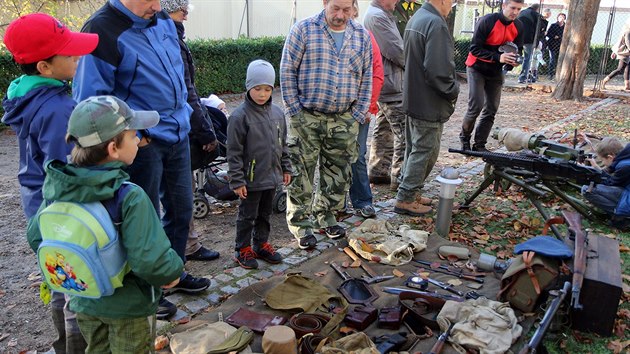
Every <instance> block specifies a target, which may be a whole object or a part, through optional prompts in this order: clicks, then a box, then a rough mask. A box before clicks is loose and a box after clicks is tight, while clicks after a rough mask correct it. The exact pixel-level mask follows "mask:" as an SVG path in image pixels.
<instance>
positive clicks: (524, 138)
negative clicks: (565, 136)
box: [492, 128, 592, 163]
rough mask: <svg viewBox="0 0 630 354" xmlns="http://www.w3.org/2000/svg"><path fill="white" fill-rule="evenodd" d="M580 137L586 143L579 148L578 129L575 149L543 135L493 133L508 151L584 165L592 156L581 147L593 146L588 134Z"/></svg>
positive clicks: (503, 130) (515, 131)
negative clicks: (524, 150) (526, 150)
mask: <svg viewBox="0 0 630 354" xmlns="http://www.w3.org/2000/svg"><path fill="white" fill-rule="evenodd" d="M580 136H582V137H583V139H584V140H585V141H584V142H582V145H579V146H578V138H577V137H578V132H577V129H576V130H575V131H574V133H573V147H571V146H568V145H566V144H561V143H558V142H556V141H554V140H551V139H547V137H545V136H544V135H542V134H537V133H535V134H531V133H527V132H523V131H521V130H519V129H515V128H495V130H494V131H493V133H492V137H493V138H495V139H497V140H499V142H501V143H503V144H504V145H505V148H506V149H507V150H508V151H518V150H523V149H529V150H531V151H533V152H535V153H536V154H537V155H540V156H546V157H550V158H555V159H562V160H566V161H577V162H578V163H584V162H585V161H586V159H587V158H590V157H592V156H591V154H587V153H585V152H584V150H582V149H580V148H579V147H581V146H583V145H586V144H591V142H590V139H588V137H587V134H580Z"/></svg>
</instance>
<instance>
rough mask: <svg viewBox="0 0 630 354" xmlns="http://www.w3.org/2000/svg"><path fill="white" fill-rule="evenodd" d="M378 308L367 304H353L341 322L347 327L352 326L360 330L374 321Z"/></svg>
mask: <svg viewBox="0 0 630 354" xmlns="http://www.w3.org/2000/svg"><path fill="white" fill-rule="evenodd" d="M377 314H378V310H377V309H376V308H374V307H369V306H360V305H359V306H355V307H353V308H351V309H350V310H348V314H346V317H345V318H344V319H343V322H345V324H346V325H347V326H348V327H352V328H355V329H358V330H359V331H362V330H364V329H366V328H367V327H368V326H369V325H370V324H372V322H374V321H376V316H377Z"/></svg>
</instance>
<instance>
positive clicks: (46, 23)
mask: <svg viewBox="0 0 630 354" xmlns="http://www.w3.org/2000/svg"><path fill="white" fill-rule="evenodd" d="M4 44H5V45H6V46H7V49H8V50H9V51H10V52H11V54H13V59H14V60H15V62H16V63H18V64H32V63H37V62H38V61H40V60H45V59H48V58H50V57H53V56H55V55H68V56H81V55H86V54H90V53H91V52H92V51H93V50H94V49H95V48H96V46H97V45H98V35H97V34H93V33H78V32H72V31H70V30H69V29H68V28H67V27H66V26H64V25H63V24H62V23H61V22H59V21H58V20H57V19H56V18H54V17H52V16H50V15H47V14H44V13H34V14H29V15H25V16H21V17H19V18H17V19H15V20H14V21H13V22H11V24H9V27H7V30H6V31H5V33H4Z"/></svg>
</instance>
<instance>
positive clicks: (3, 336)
mask: <svg viewBox="0 0 630 354" xmlns="http://www.w3.org/2000/svg"><path fill="white" fill-rule="evenodd" d="M8 336H9V334H8V333H2V334H1V335H0V342H2V341H3V340H5V339H7V337H8Z"/></svg>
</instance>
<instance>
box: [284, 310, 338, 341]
mask: <svg viewBox="0 0 630 354" xmlns="http://www.w3.org/2000/svg"><path fill="white" fill-rule="evenodd" d="M328 321H330V318H329V317H327V316H324V315H318V314H315V313H304V312H303V313H298V314H295V315H293V316H292V317H291V318H290V319H289V322H288V323H287V326H289V327H290V328H291V329H293V331H295V337H296V338H298V339H300V338H302V337H303V336H304V335H306V334H309V333H311V334H318V333H319V332H321V330H322V328H324V326H326V323H328Z"/></svg>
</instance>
